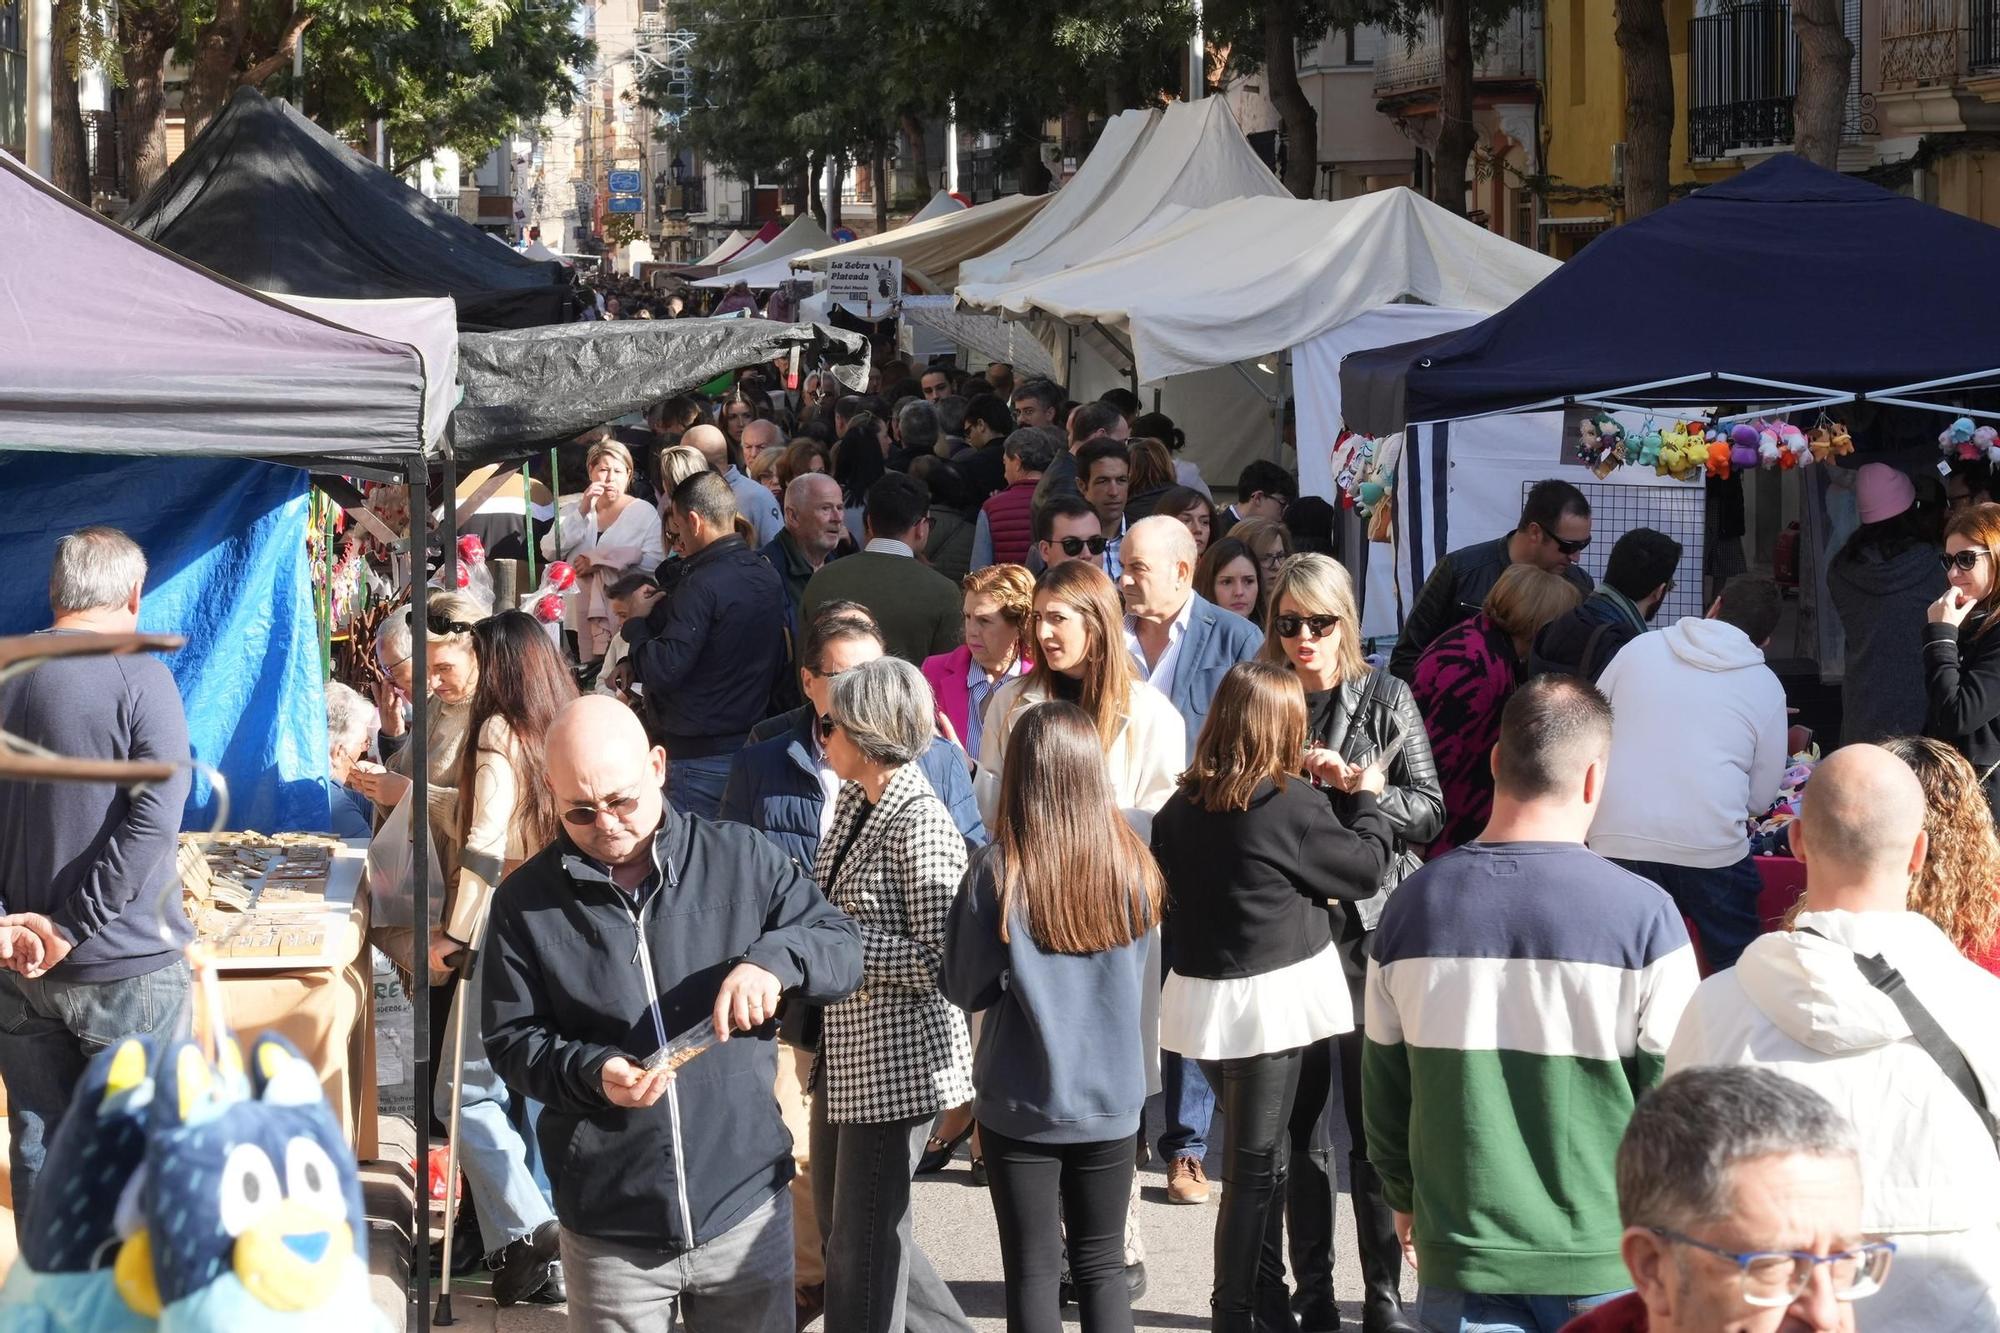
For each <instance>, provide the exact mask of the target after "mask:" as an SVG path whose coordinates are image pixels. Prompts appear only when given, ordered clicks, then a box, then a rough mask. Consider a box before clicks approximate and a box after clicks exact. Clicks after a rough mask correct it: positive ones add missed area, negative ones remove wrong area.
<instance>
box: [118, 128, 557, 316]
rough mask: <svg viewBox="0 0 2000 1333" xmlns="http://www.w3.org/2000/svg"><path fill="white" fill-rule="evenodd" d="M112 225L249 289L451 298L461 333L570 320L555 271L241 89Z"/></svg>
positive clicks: (554, 266)
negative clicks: (133, 232)
mask: <svg viewBox="0 0 2000 1333" xmlns="http://www.w3.org/2000/svg"><path fill="white" fill-rule="evenodd" d="M120 220H121V221H122V222H123V223H124V224H125V225H126V226H127V227H130V228H131V229H132V230H133V231H135V232H137V233H138V234H139V235H141V236H144V237H146V238H147V239H148V240H152V241H157V242H159V243H160V244H161V245H164V246H166V247H167V248H168V249H169V250H172V251H174V252H175V253H177V254H181V255H184V256H186V257H187V258H189V259H192V260H194V261H195V262H196V263H198V264H201V265H203V266H204V267H206V268H210V269H213V270H214V271H215V272H217V273H221V274H224V275H226V276H228V277H231V278H234V279H236V280H237V281H238V282H241V283H243V284H244V285H245V286H248V287H255V288H257V289H258V290H260V291H268V292H282V293H286V294H292V295H299V296H324V297H352V298H359V299H367V300H372V299H380V298H383V297H394V296H449V297H451V298H452V300H453V301H454V302H455V303H456V304H457V306H458V321H459V327H460V328H461V329H468V330H472V329H520V328H530V327H533V326H535V325H539V324H556V323H561V322H564V321H567V320H569V319H571V318H573V317H574V315H575V313H576V298H575V295H574V293H573V289H572V287H571V280H570V273H569V270H568V269H566V268H565V267H564V266H563V265H561V264H558V263H553V262H548V261H542V260H533V259H529V258H528V257H527V256H525V255H523V254H520V253H518V252H517V251H515V250H514V249H513V248H512V247H511V246H508V245H506V244H504V243H502V242H500V241H498V240H496V239H495V238H494V237H492V236H489V235H488V234H487V233H485V232H483V231H480V230H479V229H478V228H477V227H475V226H473V225H472V224H471V223H469V222H467V221H465V220H464V219H463V218H461V217H459V216H458V215H457V214H456V213H453V212H451V211H450V210H448V209H445V208H442V207H440V206H439V205H437V204H435V203H433V202H432V201H431V200H429V199H427V198H425V197H424V196H423V195H422V194H421V193H419V192H418V191H416V190H413V189H411V188H410V187H409V186H408V185H406V184H405V183H404V182H403V181H401V180H400V179H398V178H397V177H395V176H393V175H391V174H390V173H389V172H387V171H384V170H383V169H382V168H381V167H378V166H376V165H375V164H374V163H373V162H370V161H369V160H368V159H367V158H365V157H362V156H361V155H360V154H359V153H356V152H355V151H354V150H352V149H350V148H349V147H348V146H347V145H346V144H343V143H341V142H340V141H339V140H338V139H336V138H334V137H333V136H332V135H330V134H328V133H327V132H326V131H325V130H323V129H321V128H320V127H319V126H318V125H315V124H314V123H313V122H312V121H310V120H308V119H307V118H306V117H305V116H303V115H301V114H300V113H299V111H298V110H297V109H296V108H295V107H293V106H291V105H290V104H289V103H287V102H284V101H281V100H277V99H273V98H266V97H265V96H264V95H263V94H262V93H260V92H258V91H257V90H256V89H254V88H243V89H239V90H238V91H237V93H236V95H235V96H234V97H232V98H231V99H230V100H229V104H228V105H227V106H225V107H224V108H223V109H222V111H221V112H220V113H219V114H218V115H217V116H216V117H215V119H214V120H213V121H211V122H209V125H208V127H207V128H206V129H204V130H203V131H202V132H201V134H200V135H198V136H197V137H196V138H195V141H194V142H193V143H192V144H190V145H188V148H187V151H186V152H184V153H182V154H181V156H180V157H179V158H178V159H177V160H176V161H175V162H174V164H173V166H172V167H170V168H169V169H168V171H167V174H166V175H165V176H164V177H163V178H162V179H161V180H160V181H159V183H158V184H156V185H154V187H153V188H152V189H151V190H148V191H147V192H146V193H145V195H144V196H142V197H141V198H140V199H139V200H138V201H137V202H135V203H134V204H133V205H132V207H131V208H129V209H128V210H126V213H125V215H124V217H123V218H121V219H120Z"/></svg>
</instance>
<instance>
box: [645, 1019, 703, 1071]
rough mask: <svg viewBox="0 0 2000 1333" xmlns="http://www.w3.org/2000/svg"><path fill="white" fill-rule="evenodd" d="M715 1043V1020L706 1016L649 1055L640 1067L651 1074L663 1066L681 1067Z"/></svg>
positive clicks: (669, 1067) (670, 1067)
mask: <svg viewBox="0 0 2000 1333" xmlns="http://www.w3.org/2000/svg"><path fill="white" fill-rule="evenodd" d="M713 1045H715V1020H714V1019H712V1018H704V1019H702V1020H701V1021H700V1022H699V1023H696V1024H695V1025H694V1026H693V1027H691V1028H689V1029H688V1030H687V1031H686V1032H683V1033H681V1035H680V1036H678V1037H675V1038H674V1039H673V1040H672V1041H670V1042H668V1043H667V1044H666V1045H664V1046H662V1047H661V1048H660V1049H659V1050H657V1051H654V1052H653V1053H652V1054H651V1055H649V1056H647V1057H646V1059H645V1060H644V1061H643V1062H642V1063H641V1064H640V1066H639V1067H640V1068H641V1069H644V1070H645V1071H646V1072H647V1073H649V1074H650V1073H652V1072H653V1071H654V1070H656V1069H659V1068H661V1067H663V1066H664V1067H665V1068H667V1069H679V1068H680V1067H681V1066H682V1065H684V1064H686V1063H687V1062H688V1061H690V1060H692V1059H694V1058H695V1057H696V1056H697V1055H700V1054H701V1053H702V1052H703V1051H705V1050H707V1049H708V1048H709V1047H711V1046H713Z"/></svg>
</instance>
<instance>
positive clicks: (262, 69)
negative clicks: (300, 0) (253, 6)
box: [236, 10, 315, 88]
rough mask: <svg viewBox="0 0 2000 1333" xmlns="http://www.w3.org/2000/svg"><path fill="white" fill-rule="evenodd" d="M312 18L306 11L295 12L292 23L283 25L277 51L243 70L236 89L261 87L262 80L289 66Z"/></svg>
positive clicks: (310, 24)
mask: <svg viewBox="0 0 2000 1333" xmlns="http://www.w3.org/2000/svg"><path fill="white" fill-rule="evenodd" d="M314 17H315V16H314V15H313V14H312V13H310V12H309V11H306V10H298V11H295V12H294V13H293V14H292V21H291V22H289V23H287V24H286V25H285V31H284V35H283V36H281V37H279V38H278V49H277V50H276V51H273V52H272V53H271V54H270V55H268V56H266V57H264V58H263V59H262V60H260V61H258V62H257V63H256V64H254V65H252V66H251V67H250V68H249V69H246V70H244V71H243V73H242V74H241V75H239V76H238V77H237V80H236V85H237V87H239V88H242V87H249V88H258V87H262V86H263V83H264V80H266V79H268V78H270V77H271V76H272V75H273V74H276V73H277V72H278V71H279V70H281V69H283V68H284V67H285V66H287V65H289V64H291V63H292V55H293V53H294V52H296V51H297V50H298V48H299V43H300V42H302V41H304V40H305V35H306V29H307V28H309V27H311V26H312V21H313V19H314Z"/></svg>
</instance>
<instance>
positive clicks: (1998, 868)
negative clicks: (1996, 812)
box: [1881, 736, 2000, 975]
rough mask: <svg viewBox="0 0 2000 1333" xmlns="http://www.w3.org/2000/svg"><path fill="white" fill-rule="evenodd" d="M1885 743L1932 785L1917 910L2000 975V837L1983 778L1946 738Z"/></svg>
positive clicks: (1914, 899) (1927, 790) (1915, 887)
mask: <svg viewBox="0 0 2000 1333" xmlns="http://www.w3.org/2000/svg"><path fill="white" fill-rule="evenodd" d="M1881 745H1882V748H1883V749H1885V750H1887V751H1888V752H1889V753H1890V754H1893V755H1895V756H1896V757H1897V758H1898V759H1900V760H1902V761H1903V762H1904V763H1906V764H1908V765H1909V766H1910V771H1911V772H1913V773H1915V774H1916V775H1917V781H1918V782H1919V783H1920V784H1922V786H1923V789H1924V832H1925V833H1926V834H1928V835H1929V836H1930V851H1929V852H1928V853H1927V854H1926V855H1925V857H1924V868H1923V871H1922V872H1921V873H1920V874H1918V876H1917V878H1916V881H1915V882H1914V883H1913V884H1911V885H1910V910H1911V911H1912V912H1921V913H1922V914H1923V915H1925V916H1927V917H1929V918H1930V919H1931V920H1932V921H1933V922H1935V923H1936V925H1937V927H1938V929H1939V930H1942V931H1943V932H1944V933H1945V934H1947V935H1949V936H1950V937H1951V942H1952V943H1953V944H1956V945H1957V946H1958V951H1959V952H1960V953H1962V954H1964V955H1965V956H1966V957H1967V958H1970V959H1971V960H1972V961H1973V962H1975V963H1977V964H1979V965H1980V966H1981V967H1983V968H1985V969H1986V970H1987V971H1988V972H1992V973H1995V974H1996V975H2000V838H1996V837H1995V836H1994V832H1993V814H1992V810H1991V809H1990V808H1989V807H1988V806H1987V804H1986V798H1985V794H1984V793H1983V792H1981V791H1980V789H1979V775H1978V774H1977V773H1975V772H1973V770H1972V765H1971V764H1969V763H1967V762H1966V760H1965V756H1964V755H1962V754H1960V753H1959V752H1958V751H1956V750H1954V749H1952V748H1951V747H1950V746H1949V745H1946V744H1945V743H1944V742H1943V741H1934V740H1930V739H1928V738H1926V737H1921V736H1892V737H1891V738H1889V739H1888V740H1885V741H1883V742H1881Z"/></svg>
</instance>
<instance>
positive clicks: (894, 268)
mask: <svg viewBox="0 0 2000 1333" xmlns="http://www.w3.org/2000/svg"><path fill="white" fill-rule="evenodd" d="M826 294H827V296H828V297H829V298H830V299H832V300H833V301H836V302H838V303H839V304H841V305H844V306H846V307H847V308H848V309H849V310H853V311H858V312H863V313H873V312H874V311H877V310H880V311H882V312H884V313H887V311H888V308H889V307H890V306H892V305H894V304H895V303H896V299H897V298H898V297H900V296H901V295H902V294H903V261H902V260H900V259H895V258H889V259H829V260H828V261H827V262H826Z"/></svg>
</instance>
